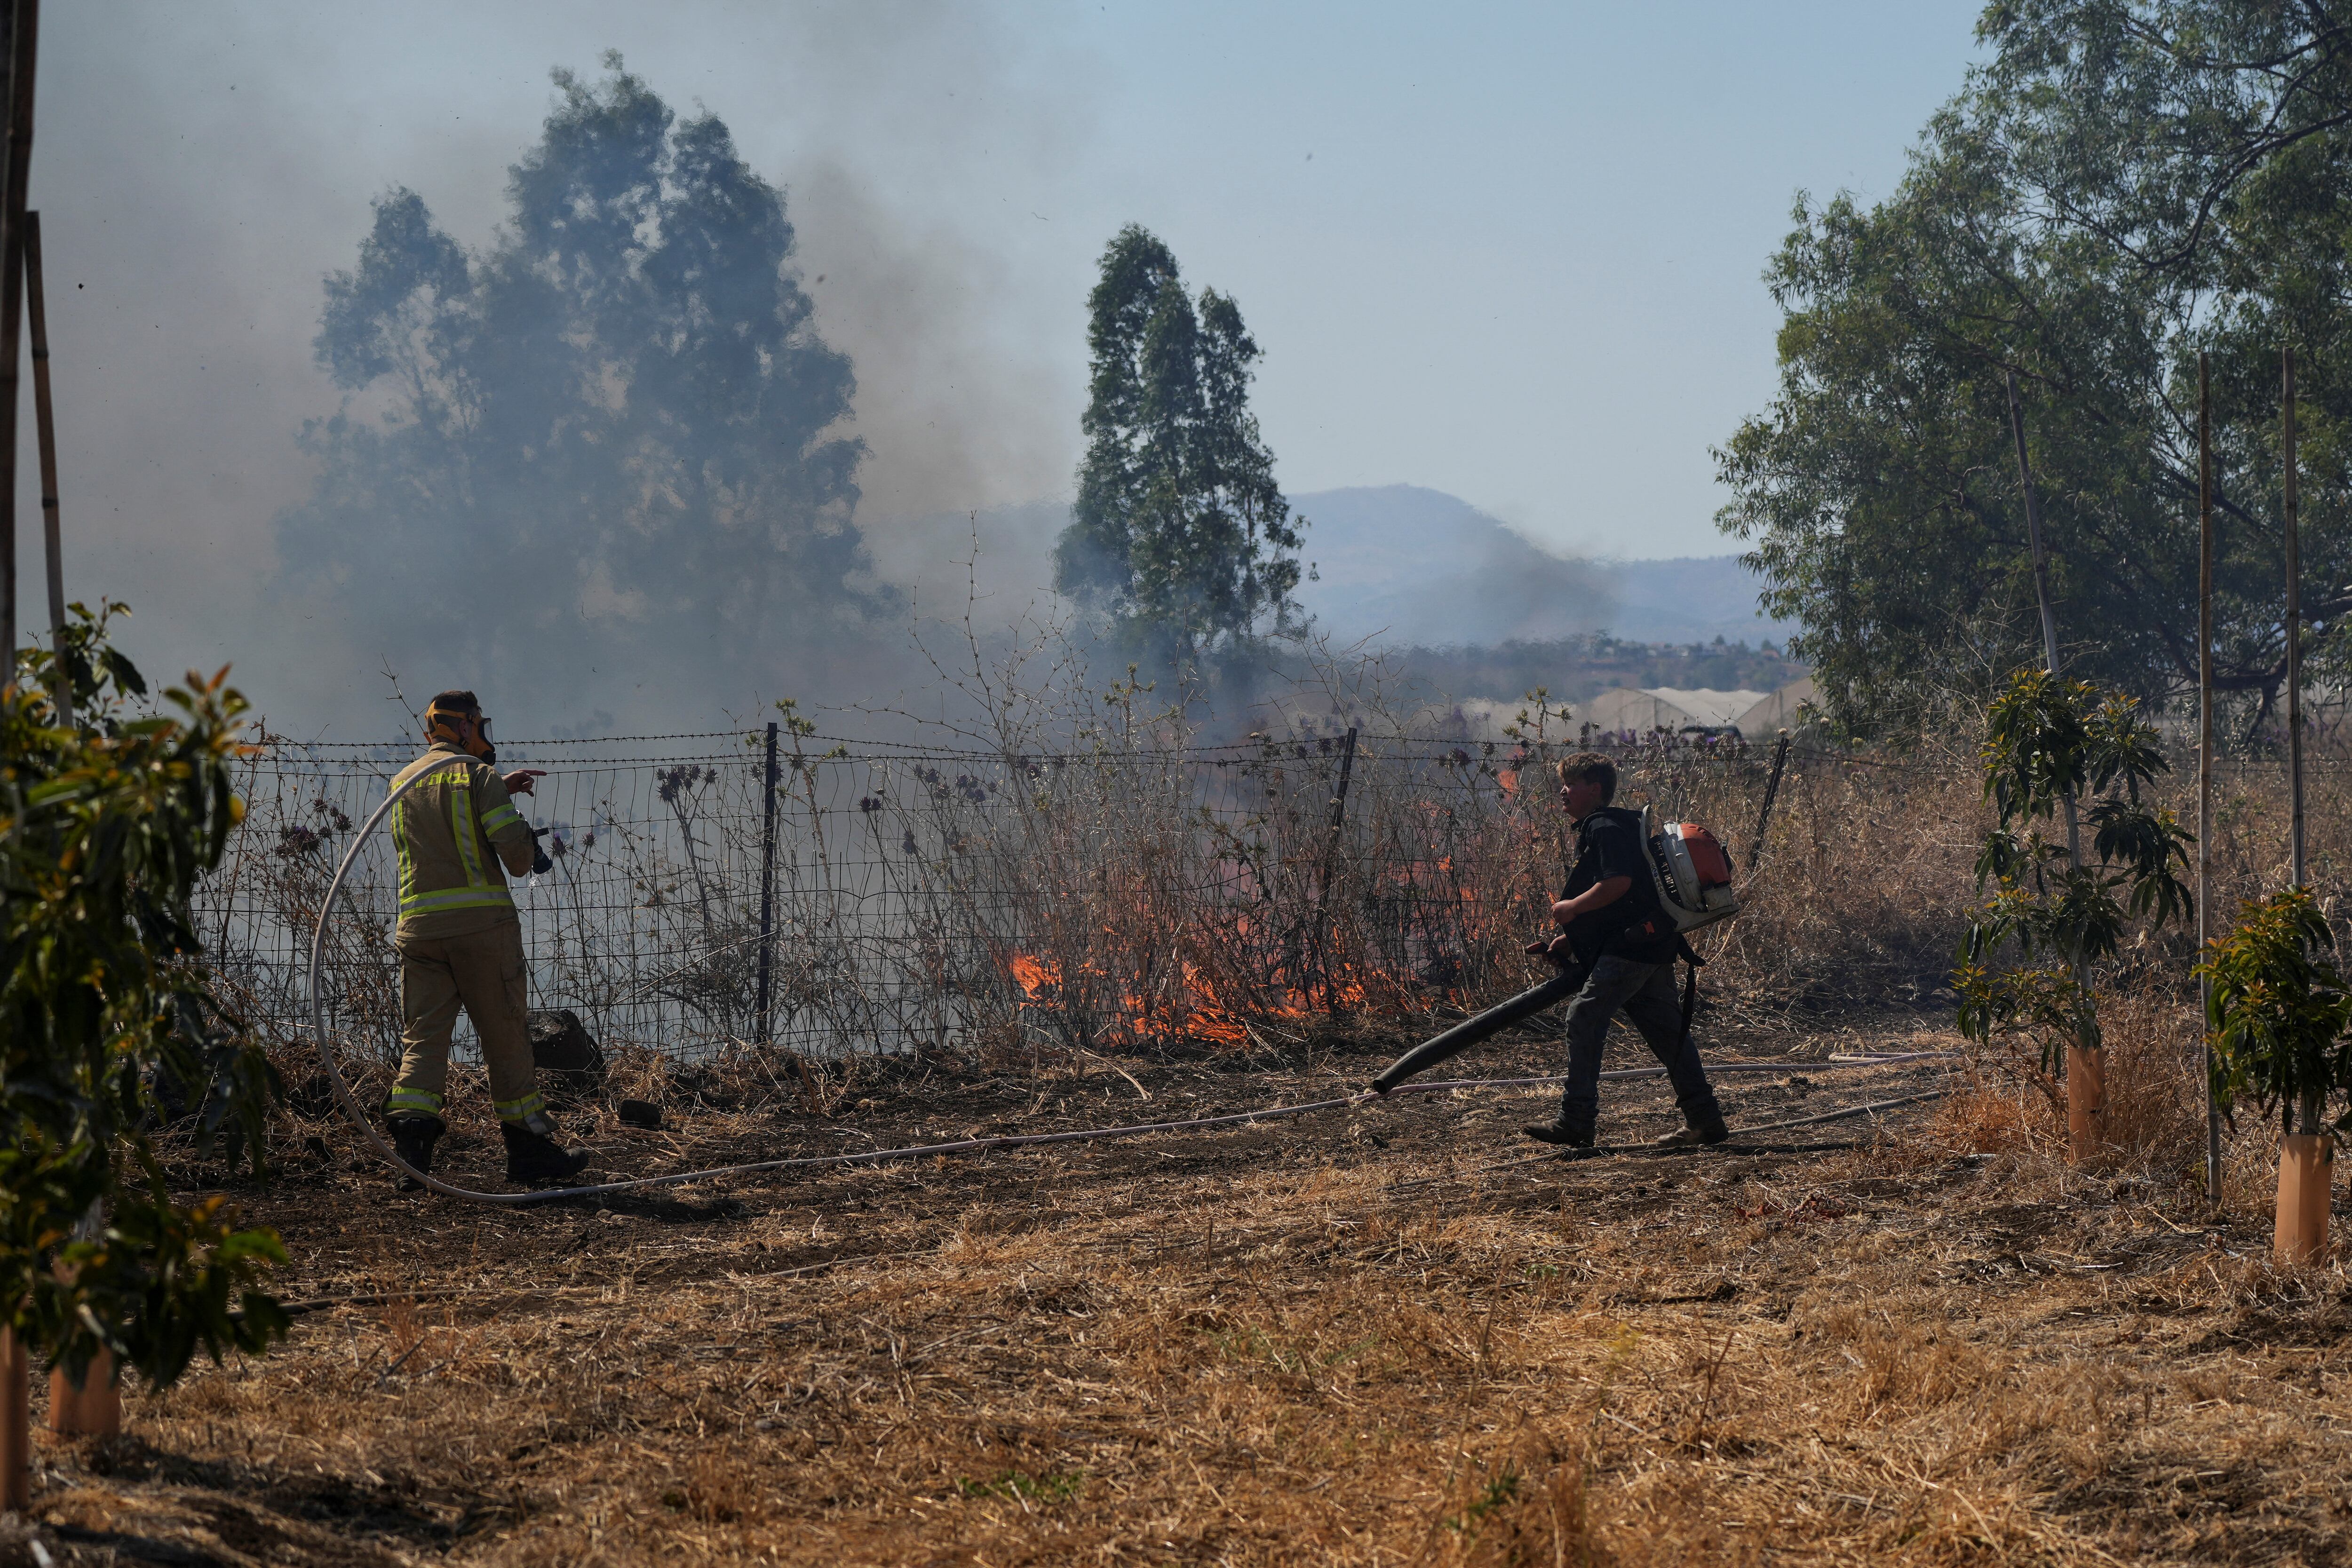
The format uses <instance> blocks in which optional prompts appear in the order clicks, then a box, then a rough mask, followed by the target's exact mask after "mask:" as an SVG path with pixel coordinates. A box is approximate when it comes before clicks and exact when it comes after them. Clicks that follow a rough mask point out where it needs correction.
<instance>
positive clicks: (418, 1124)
mask: <svg viewBox="0 0 2352 1568" xmlns="http://www.w3.org/2000/svg"><path fill="white" fill-rule="evenodd" d="M384 1130H385V1131H387V1132H389V1133H390V1134H392V1152H393V1153H394V1154H395V1155H399V1156H400V1158H401V1161H402V1163H403V1164H404V1165H406V1166H409V1167H410V1168H411V1169H414V1170H419V1171H424V1172H425V1173H427V1174H428V1175H429V1174H430V1173H431V1171H432V1169H433V1145H436V1144H437V1143H439V1142H440V1141H441V1134H443V1133H445V1132H446V1131H447V1130H448V1124H446V1123H445V1122H443V1121H442V1120H441V1118H440V1117H438V1116H415V1115H411V1116H394V1117H393V1118H392V1119H391V1120H390V1121H388V1122H386V1123H385V1124H384ZM392 1185H393V1186H395V1187H397V1188H399V1189H400V1190H401V1191H402V1192H418V1191H421V1190H423V1188H424V1186H425V1184H424V1183H423V1182H420V1181H418V1180H417V1179H416V1178H415V1176H410V1175H409V1174H408V1172H407V1171H403V1172H401V1173H400V1175H399V1176H397V1177H396V1178H394V1181H393V1184H392Z"/></svg>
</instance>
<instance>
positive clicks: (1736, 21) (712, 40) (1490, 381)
mask: <svg viewBox="0 0 2352 1568" xmlns="http://www.w3.org/2000/svg"><path fill="white" fill-rule="evenodd" d="M1976 10H1977V7H1976V6H1975V5H1972V4H1969V3H1965V0H1929V3H1925V4H1921V3H1913V4H1906V5H1885V4H1884V3H1883V0H1882V3H1878V4H1860V3H1851V4H1849V3H1835V4H1831V3H1824V4H1812V5H1797V4H1789V5H1771V6H1759V5H1752V4H1738V5H1735V4H1696V3H1694V4H1650V5H1472V4H1460V3H1457V4H1454V5H1446V6H1433V5H1385V4H1367V3H1365V0H1357V3H1355V4H1350V5H1311V6H1310V5H1265V4H1264V3H1263V0H1260V3H1258V4H1252V5H1234V4H1223V3H1213V0H1190V3H1188V4H1183V5H1096V4H1069V5H1063V4H1054V3H1039V4H1034V5H976V4H975V5H953V6H949V5H921V4H889V3H887V0H860V3H856V4H804V5H794V4H769V5H721V4H709V5H697V4H691V3H685V0H670V3H669V4H666V5H659V6H653V5H643V4H629V5H619V4H604V5H600V4H579V3H572V4H563V5H529V4H517V3H513V0H499V3H497V4H490V5H484V4H480V3H479V0H476V3H473V4H467V5H435V4H422V3H415V0H412V3H410V4H405V5H399V6H359V5H310V6H296V5H282V4H269V5H229V4H218V3H214V4H207V5H201V6H199V5H180V4H173V5H164V4H154V5H110V4H104V3H100V0H82V3H79V4H76V5H57V4H54V3H53V4H52V5H49V6H47V7H46V16H45V18H44V21H45V26H44V36H43V38H42V62H41V64H42V69H41V85H40V97H39V100H38V101H39V116H40V117H39V128H38V133H37V141H36V147H35V155H34V170H35V172H34V178H33V186H34V201H35V203H36V204H37V205H38V206H39V207H41V208H42V209H43V212H44V226H45V239H46V243H47V253H48V273H49V277H50V279H51V282H50V292H51V302H50V312H51V319H52V328H51V331H52V337H53V340H54V350H55V360H54V367H55V375H56V380H57V386H58V402H59V422H60V444H61V454H62V455H61V466H62V471H63V484H62V489H63V495H64V498H65V500H64V506H65V517H66V526H67V530H68V538H69V546H68V550H69V553H68V566H69V570H70V573H71V577H70V580H69V584H68V586H69V589H70V591H72V592H74V593H75V594H76V595H78V596H91V595H95V594H97V593H100V592H110V593H113V594H115V595H117V596H119V597H122V598H127V599H130V600H131V601H133V602H134V603H135V604H136V605H137V607H138V609H139V611H140V616H139V622H138V626H137V631H136V634H135V635H134V637H133V638H132V640H131V641H132V645H133V646H134V648H135V649H137V650H138V651H140V652H142V653H146V654H147V655H148V656H149V657H151V658H152V659H155V660H160V661H163V662H165V663H167V664H172V665H173V667H175V668H176V667H177V666H178V664H185V663H193V662H196V661H199V660H215V661H216V660H219V659H224V658H227V657H230V656H231V655H233V654H234V655H236V656H237V657H239V658H240V659H241V660H243V661H245V663H246V664H247V668H248V670H250V669H251V666H252V661H253V659H254V657H255V656H256V650H255V642H256V639H257V638H259V639H262V640H263V641H264V643H265V644H266V648H265V652H264V653H263V657H264V661H265V663H266V664H278V665H279V666H280V667H281V668H282V669H284V670H285V671H287V672H289V673H288V676H287V678H289V680H295V681H296V682H297V684H299V679H300V678H302V677H303V676H304V675H305V674H307V675H308V677H309V678H311V679H314V680H325V679H327V678H329V675H330V674H331V675H332V678H333V679H337V680H341V679H345V678H347V674H348V673H347V672H344V671H341V670H338V669H336V668H335V667H334V665H335V662H334V661H332V660H327V659H323V658H321V659H317V660H312V659H310V658H308V657H306V656H305V650H306V649H307V648H308V646H309V645H310V640H311V639H313V638H317V639H320V640H321V645H322V646H323V640H324V639H325V638H326V637H327V635H328V633H329V632H330V630H331V629H327V628H303V627H299V626H292V625H283V624H278V618H277V617H274V616H273V612H272V606H270V605H269V604H268V603H266V602H263V601H261V598H260V596H259V595H258V593H257V590H256V589H255V587H254V584H255V582H256V581H257V577H258V575H259V569H261V568H263V567H266V565H267V563H268V559H269V555H268V552H269V549H270V542H269V541H270V530H269V518H270V517H271V516H272V514H273V513H274V512H275V511H276V510H277V509H278V508H279V507H282V506H284V505H285V504H286V503H287V502H289V500H291V499H293V498H295V497H298V496H299V495H300V494H301V493H302V492H303V491H304V489H305V487H306V486H307V485H308V483H309V471H308V468H307V466H306V464H305V461H304V459H303V457H302V455H301V454H300V453H299V450H298V449H297V447H296V445H295V434H296V432H297V430H298V428H299V424H300V422H301V421H302V420H303V419H304V418H305V417H309V416H313V415H321V414H325V413H331V412H332V410H333V408H334V406H335V394H334V392H333V390H332V388H331V386H330V385H329V384H328V383H327V382H326V380H325V378H324V377H323V376H322V375H320V373H319V372H318V371H316V370H315V368H314V367H313V366H312V365H311V363H310V338H311V335H312V333H313V332H314V331H315V329H316V322H317V316H318V308H319V302H320V277H321V275H322V274H324V273H326V272H327V271H329V270H330V269H332V268H335V267H347V266H349V265H351V262H352V256H353V254H354V251H355V248H356V246H357V243H358V241H359V239H360V237H361V235H362V234H363V232H364V231H365V229H366V226H367V224H368V203H369V200H370V198H372V197H373V196H376V195H378V194H380V193H383V191H384V190H386V189H387V188H389V187H391V186H394V185H399V184H405V185H410V186H413V187H415V189H416V190H417V191H419V192H420V193H422V194H423V195H424V196H425V200H426V201H427V202H428V204H430V205H431V206H432V207H433V209H434V210H435V212H436V214H438V215H439V216H440V217H441V219H442V220H443V221H444V222H445V223H446V225H449V226H451V227H452V228H453V229H454V230H455V232H456V233H457V235H459V237H460V238H461V239H464V240H467V242H469V243H479V242H481V241H483V240H485V239H487V238H488V235H489V234H490V232H491V230H492V227H493V226H494V225H495V224H496V223H497V222H498V220H499V215H500V213H501V211H502V205H503V185H504V183H505V178H506V169H507V166H508V165H509V163H511V162H513V161H514V160H515V159H516V157H517V156H518V155H519V154H520V152H522V151H523V149H524V148H525V147H526V146H527V145H528V144H529V143H530V142H531V141H533V140H534V139H535V137H536V135H537V133H538V129H539V125H540V122H541V119H542V118H543V117H544V115H545V113H546V111H547V110H548V107H549V104H550V101H551V93H552V89H551V87H550V85H549V82H548V78H547V72H548V68H550V67H551V66H555V65H562V66H568V67H571V68H573V69H575V70H577V71H579V72H580V73H581V74H583V76H590V77H593V76H595V75H597V74H599V72H600V68H599V63H598V62H599V57H600V56H601V55H602V53H603V52H604V50H606V49H608V48H617V49H619V50H621V51H622V52H623V53H624V54H625V57H626V58H627V63H628V65H629V67H630V68H631V69H632V70H635V71H636V72H638V73H639V74H641V75H643V76H644V77H645V78H646V79H647V80H648V81H649V83H650V84H651V85H652V86H653V88H654V89H656V91H658V92H660V93H661V94H663V95H664V96H665V97H666V98H667V99H669V100H670V101H671V103H672V104H673V105H675V106H677V107H678V108H680V109H681V110H690V109H691V108H692V107H693V106H695V105H697V104H699V105H702V106H706V107H708V108H709V109H710V110H714V111H716V112H717V113H718V114H719V116H720V117H721V118H722V119H724V120H726V121H727V122H728V124H729V125H730V127H731V128H732V129H733V131H734V132H735V134H736V137H737V139H738V141H739V142H740V145H741V147H742V149H743V151H744V152H745V154H746V156H747V157H748V158H749V159H750V161H751V162H752V163H753V165H754V166H756V167H757V168H759V169H760V170H761V172H763V173H765V174H767V175H768V176H769V177H770V178H771V179H773V180H775V181H777V182H778V183H782V185H784V186H785V187H786V189H787V192H788V201H789V204H790V210H791V213H792V215H793V219H794V221H795V223H796V225H798V228H799V232H800V235H801V240H802V256H803V270H804V274H805V276H806V277H808V278H809V279H812V280H814V279H815V278H817V277H819V276H820V275H822V276H823V277H824V281H823V282H821V283H819V282H812V284H811V288H812V292H813V293H814V296H815V298H817V300H818V302H819V311H820V315H819V323H820V328H821V329H822V330H823V331H824V332H825V334H826V335H827V336H828V337H830V338H831V339H833V340H834V341H835V342H836V343H837V344H838V345H839V346H841V347H843V348H845V349H846V350H849V351H850V352H851V354H852V355H853V356H854V357H855V358H856V364H857V371H858V378H859V382H860V389H859V398H858V409H859V428H860V430H861V431H862V432H863V434H865V435H866V438H867V439H868V441H869V442H870V443H871V444H872V445H873V448H874V457H873V460H872V463H871V465H870V466H869V468H868V470H867V472H866V506H865V507H864V508H863V511H862V514H861V517H862V520H863V521H864V522H865V523H866V526H867V527H868V528H869V529H873V530H876V531H877V532H878V531H880V530H884V529H887V527H888V526H889V519H891V518H892V517H903V516H909V515H914V514H919V513H923V512H936V511H940V510H946V509H950V508H959V509H960V508H962V507H985V506H989V505H992V504H997V503H1003V502H1012V501H1020V500H1027V499H1033V498H1036V497H1050V496H1055V495H1061V494H1066V492H1067V490H1068V488H1069V476H1070V471H1071V468H1072V466H1073V465H1074V464H1075V462H1076V456H1077V449H1078V434H1077V417H1078V412H1079V408H1080V404H1081V402H1082V399H1083V392H1084V372H1085V342H1084V316H1083V312H1084V299H1085V295H1086V291H1087V287H1089V286H1090V284H1091V282H1092V278H1093V269H1094V264H1095V261H1096V258H1097V256H1098V255H1099V254H1100V252H1101V250H1102V247H1103V245H1104V243H1105V241H1106V240H1107V239H1108V237H1109V236H1110V235H1111V234H1112V232H1113V231H1114V230H1116V229H1117V228H1118V225H1121V224H1122V223H1126V222H1129V221H1134V222H1140V223H1142V224H1144V225H1148V226H1149V227H1150V228H1152V229H1153V230H1155V231H1157V232H1158V233H1159V234H1160V235H1161V237H1162V238H1164V239H1165V240H1167V241H1168V243H1169V244H1170V245H1171V246H1172V247H1173V248H1174V250H1175V252H1176V254H1177V256H1178V257H1179V258H1180V260H1181V263H1182V265H1183V267H1184V269H1185V272H1186V274H1187V276H1188V277H1190V278H1191V280H1192V282H1193V283H1194V284H1196V285H1197V284H1202V283H1206V284H1213V285H1214V286H1216V287H1219V288H1222V289H1223V290H1226V291H1228V292H1230V293H1232V294H1234V295H1235V296H1236V297H1237V298H1238V299H1239V300H1240V303H1241V305H1242V308H1243V310H1244V314H1245V315H1246V317H1247V319H1248V321H1249V323H1250V326H1251V328H1252V329H1253V330H1254V331H1255V335H1256V337H1257V339H1258V340H1259V342H1260V343H1261V345H1262V346H1263V347H1264V348H1265V356H1266V357H1265V363H1264V367H1263V372H1262V376H1261V380H1260V382H1259V392H1258V399H1257V406H1258V410H1259V413H1260V416H1261V420H1262V423H1263V427H1264V432H1265V437H1266V439H1267V440H1268V441H1269V442H1270V443H1271V444H1272V445H1273V447H1274V449H1275V451H1276V454H1277V455H1278V456H1279V459H1280V464H1281V468H1280V474H1281V477H1282V480H1283V482H1284V484H1285V486H1286V487H1287V488H1289V489H1292V490H1294V491H1306V490H1315V489H1319V488H1325V487H1329V486H1345V485H1378V484H1388V483H1396V482H1409V483H1413V484H1419V485H1425V486H1433V487H1435V488H1438V489H1443V490H1447V491H1451V492H1453V493H1454V494H1457V495H1459V496H1462V497H1465V498H1467V499H1469V500H1470V501H1472V502H1474V503H1475V504H1477V505H1479V506H1481V507H1486V509H1488V510H1490V511H1492V512H1494V513H1496V515H1498V516H1501V517H1505V518H1506V519H1507V520H1509V521H1511V522H1513V523H1515V524H1517V526H1519V527H1520V528H1522V529H1523V530H1524V531H1526V532H1527V533H1528V534H1529V535H1530V536H1531V537H1534V538H1538V539H1539V540H1542V541H1545V542H1549V543H1551V544H1555V545H1559V546H1562V547H1570V548H1576V549H1594V550H1600V551H1602V552H1604V553H1611V554H1618V555H1626V556H1657V555H1674V554H1696V553H1718V552H1720V551H1722V550H1724V549H1727V548H1730V547H1729V546H1728V545H1727V543H1726V542H1725V541H1724V540H1723V538H1722V537H1721V536H1720V535H1718V534H1717V533H1716V532H1715V530H1714V528H1713V526H1712V523H1711V515H1712V513H1713V512H1714V510H1715V508H1716V507H1717V506H1718V505H1720V504H1721V500H1722V497H1721V496H1720V495H1719V493H1718V492H1717V488H1716V486H1715V484H1714V477H1713V464H1712V461H1711V460H1710V458H1709V457H1708V455H1707V448H1708V447H1709V445H1710V444H1717V443H1719V442H1721V441H1722V440H1723V439H1724V438H1725V437H1726V436H1727V434H1729V433H1730V431H1731V430H1732V428H1733V427H1734V425H1735V424H1736V423H1737V422H1738V420H1739V418H1740V417H1741V416H1742V415H1743V414H1745V413H1748V412H1750V411H1753V410H1755V409H1757V408H1758V407H1759V406H1760V405H1761V403H1762V402H1763V401H1764V400H1765V398H1766V397H1768V396H1769V392H1770V390H1771V386H1772V379H1773V364H1772V338H1773V331H1774V329H1775V327H1776V325H1777V319H1778V318H1777V315H1776V313H1775V311H1774V310H1773V308H1772V306H1771V302H1770V300H1769V298H1768V297H1767V295H1766V294H1765V292H1764V289H1763V287H1762V285H1761V284H1760V282H1759V272H1760V270H1761V268H1762V267H1763V266H1764V264H1765V261H1766V259H1767V257H1768V256H1769V254H1770V252H1771V251H1772V249H1773V248H1774V246H1776V245H1777V244H1778V242H1779V241H1780V237H1781V235H1783V233H1784V232H1785V230H1786V229H1787V227H1788V221H1787V220H1788V212H1789V207H1790V202H1791V199H1792V198H1793V196H1794V194H1795V193H1796V192H1798V191H1799V190H1801V189H1804V190H1810V191H1812V192H1814V193H1830V192H1832V191H1835V190H1837V189H1839V188H1842V187H1843V188H1850V189H1853V190H1855V191H1857V192H1859V193H1864V194H1866V195H1881V194H1884V193H1886V192H1887V191H1888V190H1889V189H1890V188H1891V187H1892V185H1893V183H1894V182H1895V180H1896V179H1897V177H1898V176H1899V175H1900V172H1901V171H1902V167H1903V157H1904V152H1905V151H1906V148H1907V147H1909V146H1910V144H1911V142H1912V141H1913V139H1914V137H1915V136H1916V132H1917V131H1918V129H1919V127H1920V125H1921V124H1922V123H1923V122H1924V120H1925V119H1926V117H1927V114H1928V113H1929V112H1930V111H1931V110H1933V109H1934V107H1935V106H1936V105H1937V103H1939V102H1940V101H1941V100H1943V99H1945V98H1946V97H1948V95H1949V94H1950V93H1951V92H1952V91H1954V90H1955V89H1957V88H1958V86H1959V84H1960V80H1961V75H1962V72H1963V70H1964V68H1965V67H1966V65H1967V63H1968V62H1969V59H1970V58H1971V57H1972V56H1973V53H1974V46H1973V42H1972V38H1971V33H1970V29H1971V26H1972V24H1973V21H1974V17H1975V15H1976ZM27 423H28V425H29V421H27ZM26 494H27V496H28V497H29V496H30V494H31V489H30V485H29V481H28V484H27V488H26ZM33 516H37V514H34V515H33ZM28 520H29V519H28ZM27 533H28V537H30V538H37V535H32V534H31V533H30V530H27ZM24 571H25V578H24V581H25V587H26V592H25V597H24V600H23V602H22V607H21V610H20V616H21V617H23V618H24V619H26V620H27V621H29V620H31V619H33V618H35V617H37V616H38V615H40V614H41V613H42V612H41V609H40V600H39V598H38V593H37V581H38V579H37V562H36V560H35V559H34V557H33V555H32V554H31V552H30V551H28V552H27V553H26V556H25V558H24Z"/></svg>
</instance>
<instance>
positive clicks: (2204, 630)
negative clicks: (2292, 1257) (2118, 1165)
mask: <svg viewBox="0 0 2352 1568" xmlns="http://www.w3.org/2000/svg"><path fill="white" fill-rule="evenodd" d="M2212 939H2213V375H2212V367H2211V366H2210V364H2209V363H2208V362H2207V360H2206V357H2205V355H2204V353H2203V352H2201V351H2200V353H2199V354H2198V356H2197V951H2198V952H2199V954H2200V955H2202V954H2203V953H2204V951H2205V947H2206V945H2207V944H2208V943H2210V941H2211V940H2212ZM2212 996H2213V982H2212V981H2211V980H2210V979H2200V980H2199V981H2198V982H2197V1003H2198V1007H2197V1018H2198V1028H2199V1032H2200V1033H2204V1020H2205V1019H2208V1018H2210V1016H2211V1015H2210V1012H2209V1011H2208V1010H2207V1009H2208V1008H2209V1007H2210V1004H2211V1002H2212ZM2204 1061H2205V1197H2206V1200H2207V1201H2208V1202H2210V1203H2211V1204H2212V1205H2213V1206H2214V1207H2217V1208H2218V1207H2221V1106H2220V1105H2218V1104H2217V1103H2215V1102H2214V1099H2213V1040H2212V1036H2211V1035H2210V1034H2205V1051H2204Z"/></svg>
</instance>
